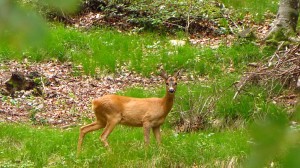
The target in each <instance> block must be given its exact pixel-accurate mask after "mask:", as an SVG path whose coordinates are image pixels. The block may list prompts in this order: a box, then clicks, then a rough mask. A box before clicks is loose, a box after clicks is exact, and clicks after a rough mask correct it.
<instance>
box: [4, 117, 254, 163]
mask: <svg viewBox="0 0 300 168" xmlns="http://www.w3.org/2000/svg"><path fill="white" fill-rule="evenodd" d="M0 129H1V132H0V151H1V152H0V164H1V165H2V167H22V166H23V167H178V166H180V167H190V166H192V165H194V164H195V165H207V166H209V167H211V166H212V165H215V166H216V167H218V166H220V165H221V164H225V165H227V164H229V161H230V160H231V159H232V158H233V157H235V158H236V159H237V162H238V163H239V164H241V163H242V162H243V161H244V160H245V157H246V156H247V154H248V153H249V149H250V148H249V144H248V143H247V141H248V140H249V138H250V137H249V134H248V133H247V131H243V130H240V131H224V132H210V131H204V132H198V133H190V134H176V133H174V132H173V131H172V130H171V129H170V128H168V127H164V128H163V134H162V138H163V141H162V145H161V146H157V145H156V143H155V142H154V140H153V139H154V138H153V137H151V138H152V142H151V145H150V146H149V147H148V148H145V147H144V145H143V132H142V129H141V128H130V127H122V126H118V127H117V128H116V129H115V130H114V131H113V132H112V134H111V136H110V137H109V142H110V145H111V150H107V149H105V148H104V147H103V146H102V144H101V143H100V141H99V139H98V138H99V135H100V132H99V131H98V132H93V133H90V134H88V135H87V136H86V139H85V141H84V144H83V151H82V153H81V155H80V157H79V158H76V156H75V155H76V146H77V138H78V131H79V130H78V128H72V129H69V130H60V129H53V128H46V127H40V128H39V127H32V126H29V125H18V124H3V123H2V124H0ZM212 151H214V152H212Z"/></svg>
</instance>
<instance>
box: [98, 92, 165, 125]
mask: <svg viewBox="0 0 300 168" xmlns="http://www.w3.org/2000/svg"><path fill="white" fill-rule="evenodd" d="M93 110H94V112H95V114H96V116H97V115H98V116H99V117H102V118H103V117H105V118H109V117H113V118H120V123H121V124H124V125H131V126H142V124H143V121H145V120H151V119H157V118H160V117H162V116H161V114H162V110H163V107H162V102H161V98H132V97H126V96H118V95H106V96H102V97H100V98H98V99H95V100H93Z"/></svg>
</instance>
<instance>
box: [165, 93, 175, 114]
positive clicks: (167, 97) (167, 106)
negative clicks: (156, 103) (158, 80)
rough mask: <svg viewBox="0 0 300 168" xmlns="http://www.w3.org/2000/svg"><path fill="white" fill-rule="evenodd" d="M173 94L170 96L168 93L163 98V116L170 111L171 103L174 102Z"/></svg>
mask: <svg viewBox="0 0 300 168" xmlns="http://www.w3.org/2000/svg"><path fill="white" fill-rule="evenodd" d="M174 97H175V95H174V94H170V93H169V92H168V91H167V93H166V95H165V96H164V97H163V106H164V112H165V115H167V114H168V113H169V112H170V110H171V109H172V106H173V102H174Z"/></svg>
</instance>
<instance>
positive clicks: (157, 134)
mask: <svg viewBox="0 0 300 168" xmlns="http://www.w3.org/2000/svg"><path fill="white" fill-rule="evenodd" d="M152 131H153V134H154V136H155V139H156V141H157V143H158V144H160V142H161V136H160V126H157V127H153V128H152Z"/></svg>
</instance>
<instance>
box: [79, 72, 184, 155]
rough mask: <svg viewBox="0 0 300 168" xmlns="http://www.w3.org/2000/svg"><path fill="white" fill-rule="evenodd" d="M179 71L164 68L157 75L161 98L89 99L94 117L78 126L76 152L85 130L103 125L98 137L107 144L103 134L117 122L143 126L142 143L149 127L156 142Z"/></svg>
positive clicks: (105, 135)
mask: <svg viewBox="0 0 300 168" xmlns="http://www.w3.org/2000/svg"><path fill="white" fill-rule="evenodd" d="M179 74H180V71H178V72H176V73H175V74H174V75H173V76H171V77H168V76H167V74H166V72H165V71H164V70H162V71H161V77H162V78H163V79H164V80H165V82H166V94H165V96H164V97H163V98H132V97H125V96H118V95H105V96H102V97H100V98H97V99H94V100H93V101H92V109H93V111H94V113H95V115H96V121H94V122H93V123H91V124H89V125H86V126H83V127H81V128H80V134H79V139H78V146H77V153H78V154H79V153H80V150H81V145H82V141H83V139H84V136H85V135H86V133H88V132H91V131H95V130H98V129H100V128H104V131H103V133H102V134H101V136H100V140H101V141H102V142H103V144H104V146H105V147H108V142H107V137H108V136H109V134H110V133H111V132H112V131H113V129H114V127H115V126H116V125H117V124H122V125H128V126H135V127H143V129H144V140H145V144H146V145H148V144H149V134H150V129H151V128H152V130H153V133H154V136H155V139H156V141H157V143H160V141H161V137H160V126H161V125H162V124H163V122H164V120H165V118H166V116H167V115H168V113H169V111H170V110H171V108H172V106H173V100H174V96H175V95H174V94H175V91H176V85H177V82H176V80H177V77H178V76H179Z"/></svg>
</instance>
